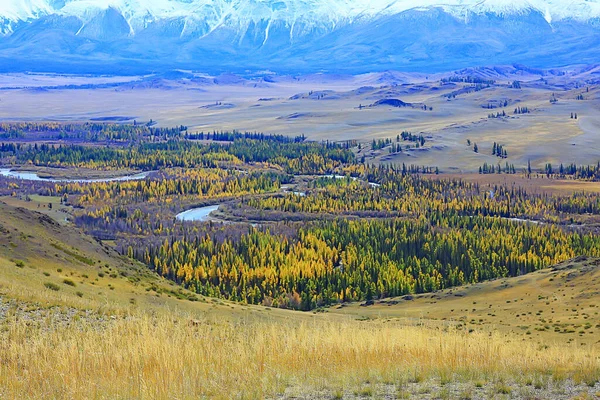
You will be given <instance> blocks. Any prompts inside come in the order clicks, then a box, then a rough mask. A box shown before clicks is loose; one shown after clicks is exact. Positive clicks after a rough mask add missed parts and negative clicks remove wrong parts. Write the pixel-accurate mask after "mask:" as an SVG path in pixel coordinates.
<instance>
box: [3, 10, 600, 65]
mask: <svg viewBox="0 0 600 400" xmlns="http://www.w3.org/2000/svg"><path fill="white" fill-rule="evenodd" d="M599 49H600V0H593V1H592V0H590V1H584V0H575V1H573V2H567V1H564V0H535V1H533V0H532V1H527V0H517V1H508V0H494V1H485V0H484V1H473V0H450V1H449V2H445V3H440V2H439V0H426V1H424V2H418V3H417V2H415V1H402V0H399V1H391V0H365V1H359V0H266V1H261V0H145V1H144V0H102V1H100V0H4V1H3V2H2V3H1V4H0V71H27V70H34V71H42V70H48V71H53V72H85V73H120V72H124V73H128V72H151V71H159V70H168V69H173V68H185V69H194V70H203V71H206V72H225V71H231V72H244V71H252V70H272V71H275V72H283V73H290V72H293V73H296V72H304V73H306V72H316V71H330V72H331V71H340V72H346V73H362V72H369V71H382V70H387V69H396V70H412V71H416V70H422V71H440V70H449V69H456V68H463V67H468V66H473V65H491V64H511V63H523V64H528V65H532V66H534V67H543V68H547V67H557V66H562V65H567V64H573V63H578V64H595V63H598V62H600V53H599V52H598V50H599Z"/></svg>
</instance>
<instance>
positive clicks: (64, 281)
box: [63, 279, 76, 287]
mask: <svg viewBox="0 0 600 400" xmlns="http://www.w3.org/2000/svg"><path fill="white" fill-rule="evenodd" d="M63 283H64V284H65V285H69V286H73V287H75V286H76V285H75V282H73V281H72V280H71V279H64V280H63Z"/></svg>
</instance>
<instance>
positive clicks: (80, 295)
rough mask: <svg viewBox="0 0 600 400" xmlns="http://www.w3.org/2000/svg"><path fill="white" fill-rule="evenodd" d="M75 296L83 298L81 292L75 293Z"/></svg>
mask: <svg viewBox="0 0 600 400" xmlns="http://www.w3.org/2000/svg"><path fill="white" fill-rule="evenodd" d="M75 294H76V295H77V297H83V292H77V293H75Z"/></svg>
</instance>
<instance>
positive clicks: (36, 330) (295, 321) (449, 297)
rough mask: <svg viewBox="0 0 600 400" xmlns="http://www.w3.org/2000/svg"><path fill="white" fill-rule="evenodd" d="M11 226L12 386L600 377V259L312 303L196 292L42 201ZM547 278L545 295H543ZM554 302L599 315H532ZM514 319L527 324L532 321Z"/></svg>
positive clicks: (217, 394) (151, 392)
mask: <svg viewBox="0 0 600 400" xmlns="http://www.w3.org/2000/svg"><path fill="white" fill-rule="evenodd" d="M0 230H1V233H2V234H1V235H0V293H1V294H0V325H1V326H0V327H1V329H0V343H2V345H0V360H2V362H1V363H0V397H6V398H65V399H67V398H68V399H84V398H85V399H89V398H98V399H103V398H110V399H119V398H123V399H132V398H151V399H154V398H156V399H161V398H179V399H188V398H189V399H191V398H194V399H196V398H218V399H232V398H237V399H255V398H256V399H260V398H310V399H313V398H338V399H339V398H368V397H371V398H463V399H470V398H473V399H475V398H481V399H483V398H572V397H574V396H587V398H593V396H596V395H597V393H598V392H600V384H598V381H599V379H600V359H599V353H598V345H596V344H594V343H595V341H594V340H592V337H596V335H595V333H592V332H594V331H597V330H598V329H600V328H597V327H596V324H597V319H598V315H597V314H596V313H595V307H593V306H592V305H593V296H594V295H595V293H597V292H594V290H595V289H594V288H597V287H598V286H597V285H598V284H599V282H598V276H599V274H598V268H597V267H596V261H594V260H587V259H586V260H583V259H579V260H577V261H576V262H572V263H565V264H564V265H561V266H559V267H558V268H556V269H555V270H545V271H540V272H537V273H535V274H532V275H528V276H525V277H519V278H513V279H507V280H499V281H494V282H487V283H482V284H479V285H473V286H470V287H466V288H457V289H454V290H453V291H452V292H450V291H443V292H439V293H433V294H430V295H427V296H415V298H414V300H402V299H395V300H393V302H392V303H390V302H389V301H388V302H387V303H383V302H376V304H375V305H373V306H369V307H361V306H360V305H359V304H351V305H348V306H344V307H341V308H339V309H335V308H331V309H329V310H328V312H325V313H300V312H291V311H286V310H274V309H273V310H272V309H269V308H265V307H259V306H246V305H241V304H232V303H228V302H224V301H221V300H215V299H206V298H202V297H201V296H197V295H194V294H192V293H190V292H188V291H186V290H184V289H181V288H179V287H177V286H175V285H173V284H171V283H169V282H167V281H165V280H163V279H161V278H159V277H158V276H156V275H155V274H153V273H152V272H150V271H148V270H147V269H146V268H145V267H144V266H143V265H140V264H137V263H133V262H131V261H130V260H128V259H125V258H123V257H121V256H119V255H118V254H116V253H115V252H114V251H113V250H111V249H110V248H108V247H105V246H103V245H101V244H100V243H98V242H96V241H95V240H93V239H92V238H90V237H88V236H86V235H84V234H82V233H81V232H80V231H78V230H77V229H75V228H74V227H72V226H62V225H60V224H58V223H57V222H55V221H54V220H52V219H51V218H50V217H48V216H47V215H44V214H40V213H37V212H36V211H32V210H27V209H24V208H18V207H13V206H9V205H7V204H5V203H0ZM542 293H545V294H543V296H544V297H548V299H540V298H538V296H539V295H540V294H542ZM457 294H458V295H459V296H456V295H457ZM563 294H564V296H563ZM553 295H556V296H555V297H553ZM431 296H434V298H432V297H431ZM521 299H522V300H521ZM386 301H387V300H386ZM396 301H398V303H397V304H395V302H396ZM434 301H435V302H436V303H433V302H434ZM507 301H510V303H508V302H507ZM474 302H475V303H477V304H473V303H474ZM546 303H549V304H546ZM389 304H393V305H389ZM576 304H579V305H576ZM575 308H576V309H577V312H576V311H575V310H573V309H575ZM473 309H475V310H476V311H472V310H473ZM451 310H454V311H451ZM465 310H467V311H465ZM477 310H479V311H477ZM540 310H542V313H541V315H536V313H538V311H540ZM552 310H554V312H555V314H552ZM530 312H531V314H530ZM487 313H492V314H496V316H494V317H492V316H487ZM576 313H578V314H579V315H578V316H577V319H569V318H574V314H576ZM513 314H514V315H513ZM516 314H519V315H521V314H524V316H522V317H521V316H519V317H517V316H516ZM546 314H551V315H552V321H553V322H547V323H548V324H550V325H551V326H553V325H552V324H554V323H558V321H559V320H560V323H561V324H562V323H569V324H585V323H586V322H589V323H591V324H592V325H593V326H592V327H591V328H589V329H586V328H585V327H580V328H576V329H577V332H579V330H580V329H582V330H583V331H584V332H585V333H584V334H581V335H580V334H579V333H566V334H559V333H554V332H553V330H552V329H553V328H552V329H550V330H545V331H536V330H535V328H536V327H539V326H541V324H543V323H542V322H541V321H539V319H540V318H544V317H546ZM572 314H573V315H572ZM463 316H466V319H464V318H462V317H463ZM480 317H481V319H483V321H481V322H480V321H479V319H480ZM586 317H587V318H586ZM547 318H548V320H550V316H549V317H547ZM444 319H445V320H444ZM472 319H473V320H474V321H475V322H471V320H472ZM521 320H523V321H521ZM501 321H502V322H501ZM514 321H518V322H514ZM580 321H581V322H580ZM517 324H519V325H526V324H527V325H529V328H528V330H531V333H532V335H527V336H525V335H526V333H523V332H522V331H519V329H520V328H517V327H516V325H517ZM513 325H514V326H513ZM570 326H572V325H569V327H570ZM496 327H497V328H498V329H495V328H496ZM569 329H571V328H569ZM512 331H516V333H513V332H512ZM547 335H552V336H547ZM526 337H533V338H534V339H535V340H533V339H527V338H526ZM523 338H526V339H525V340H523ZM555 338H556V340H554V339H555ZM568 338H573V339H574V340H572V341H569V340H567V339H568ZM580 343H586V346H582V345H581V344H580ZM581 398H585V397H581Z"/></svg>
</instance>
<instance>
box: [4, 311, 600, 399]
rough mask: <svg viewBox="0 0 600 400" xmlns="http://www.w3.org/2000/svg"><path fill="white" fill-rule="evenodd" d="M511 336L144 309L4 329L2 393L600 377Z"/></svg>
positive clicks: (558, 351) (580, 359)
mask: <svg viewBox="0 0 600 400" xmlns="http://www.w3.org/2000/svg"><path fill="white" fill-rule="evenodd" d="M580 347H582V346H579V347H577V346H571V347H565V346H556V347H552V346H550V347H548V348H541V347H539V346H538V345H534V344H530V343H523V342H522V341H520V340H513V339H511V338H508V337H503V336H498V335H491V336H490V335H489V334H487V333H486V334H483V333H471V334H465V333H463V332H457V331H444V330H442V329H436V328H426V327H404V326H400V325H395V324H394V323H389V322H388V323H384V322H356V321H347V322H327V321H322V320H317V321H314V322H303V323H298V322H280V321H279V322H275V321H272V322H271V321H256V320H254V321H251V322H250V321H248V322H241V323H229V322H227V323H224V322H221V323H219V322H218V320H215V321H204V322H202V323H200V324H199V325H198V326H189V324H188V323H187V320H186V319H185V318H179V317H172V316H158V317H157V316H149V315H141V316H134V317H129V318H127V319H117V320H112V321H110V322H108V323H106V324H105V325H100V326H98V325H91V324H87V323H78V324H76V325H74V326H72V327H63V328H48V327H46V328H44V327H35V328H32V327H31V326H28V325H27V324H26V323H25V322H20V323H14V324H11V325H9V326H7V327H6V330H5V332H3V333H2V340H1V341H0V397H6V398H47V399H49V398H65V399H67V398H68V399H90V398H107V399H120V398H122V399H133V398H144V399H154V398H174V399H197V398H222V399H233V398H264V397H269V396H273V395H276V394H277V393H282V392H283V391H284V390H285V389H286V387H288V386H295V387H301V388H302V389H303V390H307V391H309V390H320V389H323V388H329V389H332V390H334V389H336V388H341V387H345V388H348V387H354V386H356V387H358V386H360V384H361V383H362V382H364V381H365V380H370V381H375V382H388V383H401V382H403V381H406V380H407V379H427V378H428V377H432V376H435V377H442V378H443V379H457V380H475V379H485V380H491V379H509V380H510V379H520V378H521V377H524V376H533V375H535V376H539V375H540V374H549V375H554V376H555V377H561V379H564V378H568V377H572V378H575V379H579V380H584V381H585V380H592V379H598V378H599V377H600V364H599V358H598V356H599V354H598V353H597V352H596V350H594V349H590V348H585V349H584V348H580Z"/></svg>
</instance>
